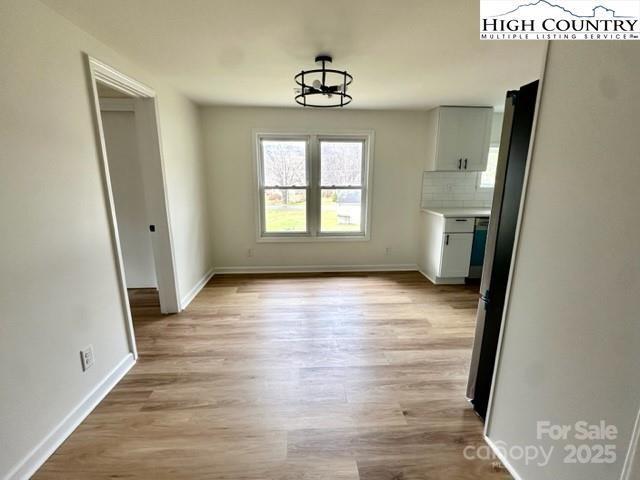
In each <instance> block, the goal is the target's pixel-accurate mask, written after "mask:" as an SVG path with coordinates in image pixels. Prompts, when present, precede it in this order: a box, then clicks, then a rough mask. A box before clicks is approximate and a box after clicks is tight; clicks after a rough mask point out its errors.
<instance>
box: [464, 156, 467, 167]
mask: <svg viewBox="0 0 640 480" xmlns="http://www.w3.org/2000/svg"><path fill="white" fill-rule="evenodd" d="M464 169H465V170H466V169H467V159H466V158H465V159H464Z"/></svg>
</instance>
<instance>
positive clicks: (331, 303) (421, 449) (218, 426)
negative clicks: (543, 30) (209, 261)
mask: <svg viewBox="0 0 640 480" xmlns="http://www.w3.org/2000/svg"><path fill="white" fill-rule="evenodd" d="M477 298H478V295H477V286H470V287H464V286H434V285H432V284H431V283H430V282H428V281H427V280H426V279H424V278H423V277H422V276H421V275H420V274H418V273H417V272H407V273H370V274H304V275H303V274H301V275H253V276H250V275H241V276H239V275H234V276H215V277H214V278H213V279H212V280H211V281H210V282H209V284H208V285H207V286H206V287H205V289H204V290H203V291H202V292H201V293H200V294H199V295H198V297H197V298H196V299H195V300H194V301H193V303H192V304H191V305H190V306H189V308H188V309H187V310H186V311H185V312H183V313H181V314H179V315H172V316H161V315H160V314H159V309H158V304H157V298H156V296H155V294H154V291H153V290H146V291H137V292H135V293H134V295H132V306H133V307H132V309H133V312H134V319H135V320H134V323H135V330H136V336H137V343H138V349H139V354H140V358H139V360H138V363H137V365H136V366H135V367H134V368H133V370H132V371H131V372H130V373H129V374H128V375H127V376H126V377H125V378H124V380H123V381H121V382H120V384H119V385H118V386H117V387H116V388H115V389H114V390H113V391H112V392H111V393H110V394H109V395H108V396H107V397H106V399H105V400H104V401H103V402H102V403H101V404H100V405H99V407H98V408H97V409H96V410H95V411H94V412H93V413H92V414H91V415H90V416H89V417H88V418H87V419H86V420H85V422H83V424H82V425H81V426H80V427H79V428H78V429H77V430H76V431H75V432H74V433H73V434H72V435H71V437H69V439H68V440H67V441H66V442H65V443H64V444H63V445H62V447H61V448H60V449H59V450H58V451H57V452H56V453H55V454H54V455H53V456H52V457H51V458H50V459H49V461H48V462H47V463H46V464H45V465H44V466H43V467H42V468H41V470H40V471H39V472H38V474H37V475H36V476H35V478H39V479H45V478H57V479H62V478H64V479H76V478H77V479H87V478H121V477H122V478H155V479H169V478H171V479H175V478H189V479H198V478H207V479H234V480H241V479H251V480H258V479H260V480H275V479H278V480H281V479H290V480H294V479H296V480H297V479H305V480H312V479H313V480H315V479H318V480H321V479H322V480H334V479H335V480H353V479H362V480H391V479H396V480H397V479H402V480H413V479H422V480H425V479H429V480H440V479H442V480H445V479H447V480H451V479H456V480H464V479H474V480H475V479H484V478H488V479H507V478H511V477H510V476H509V475H508V474H506V473H504V471H502V470H501V469H500V468H498V467H496V466H495V465H494V464H492V462H490V461H469V460H465V459H464V457H463V449H464V447H465V446H467V445H478V446H480V445H483V442H482V423H481V421H480V420H479V419H478V418H477V417H476V416H475V415H474V413H473V412H472V410H471V408H470V407H469V406H468V404H467V402H466V401H465V399H464V392H465V386H466V377H467V368H468V362H469V355H470V349H471V345H472V340H473V333H474V322H475V311H476V308H477ZM97 355H99V352H97Z"/></svg>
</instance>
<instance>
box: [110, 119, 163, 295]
mask: <svg viewBox="0 0 640 480" xmlns="http://www.w3.org/2000/svg"><path fill="white" fill-rule="evenodd" d="M134 115H135V114H134V113H133V112H120V111H113V112H109V111H106V112H105V111H103V112H102V128H103V130H104V138H105V143H106V145H107V156H108V158H109V176H110V178H111V189H112V191H113V200H114V203H115V207H116V217H117V222H118V236H119V237H120V247H121V248H122V259H123V262H124V271H125V277H126V279H127V288H152V287H156V286H157V283H158V282H157V281H156V270H155V266H154V264H153V250H152V245H151V237H150V232H149V228H148V223H149V222H147V215H146V211H145V202H144V190H143V184H142V170H141V168H140V163H139V162H138V143H137V132H136V122H135V118H134Z"/></svg>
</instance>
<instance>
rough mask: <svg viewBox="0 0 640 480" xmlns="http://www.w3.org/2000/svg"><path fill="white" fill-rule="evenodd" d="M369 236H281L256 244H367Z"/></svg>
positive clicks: (260, 238)
mask: <svg viewBox="0 0 640 480" xmlns="http://www.w3.org/2000/svg"><path fill="white" fill-rule="evenodd" d="M370 239H371V238H370V236H369V235H321V236H316V237H311V236H308V237H304V236H299V237H297V236H282V237H275V236H274V237H270V236H269V237H258V238H257V242H258V243H322V242H368V241H369V240H370Z"/></svg>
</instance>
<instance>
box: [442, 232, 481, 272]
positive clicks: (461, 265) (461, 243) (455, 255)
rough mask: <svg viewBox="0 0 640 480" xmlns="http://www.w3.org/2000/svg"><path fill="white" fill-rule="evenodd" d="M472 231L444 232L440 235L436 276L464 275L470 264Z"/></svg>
mask: <svg viewBox="0 0 640 480" xmlns="http://www.w3.org/2000/svg"><path fill="white" fill-rule="evenodd" d="M472 245H473V233H445V234H443V235H442V254H441V256H440V268H439V269H438V277H443V278H451V277H458V278H460V277H462V278H464V277H466V276H467V275H469V265H470V264H471V246H472Z"/></svg>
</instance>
